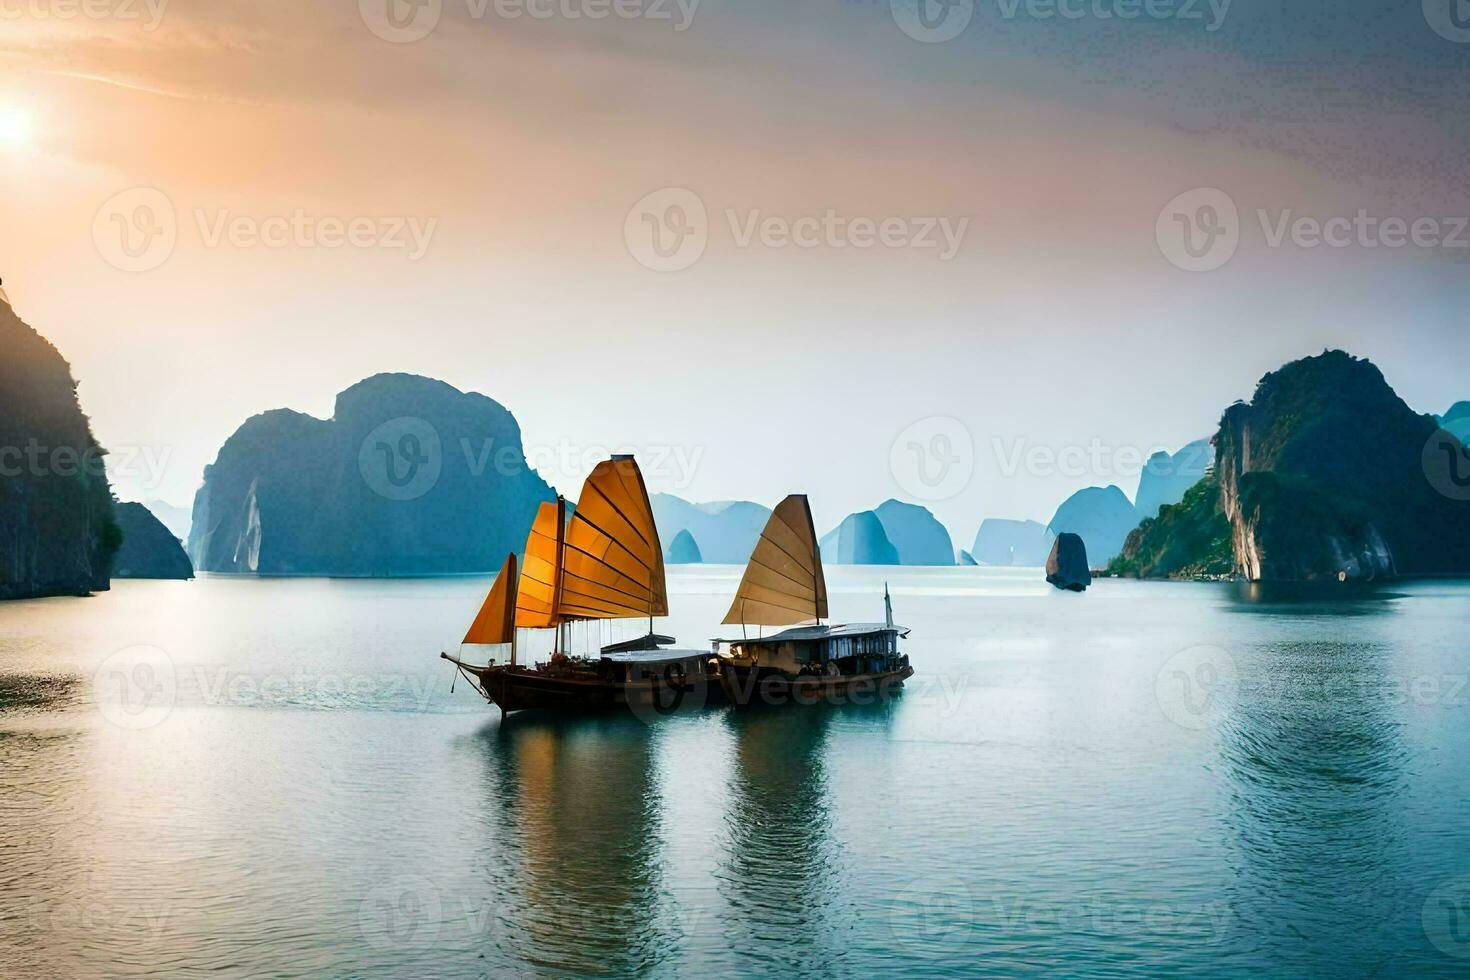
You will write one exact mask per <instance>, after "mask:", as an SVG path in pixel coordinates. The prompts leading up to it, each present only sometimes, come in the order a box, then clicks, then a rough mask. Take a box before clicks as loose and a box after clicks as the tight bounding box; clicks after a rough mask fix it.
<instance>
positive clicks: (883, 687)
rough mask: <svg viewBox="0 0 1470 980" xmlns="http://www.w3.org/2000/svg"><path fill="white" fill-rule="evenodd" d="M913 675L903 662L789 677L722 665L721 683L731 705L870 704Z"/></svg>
mask: <svg viewBox="0 0 1470 980" xmlns="http://www.w3.org/2000/svg"><path fill="white" fill-rule="evenodd" d="M913 675H914V668H913V667H911V666H910V665H908V664H904V665H903V666H902V667H899V668H898V669H896V670H886V671H882V672H880V673H876V674H838V675H836V676H827V675H821V674H802V675H797V676H792V675H790V674H786V673H784V672H780V671H768V672H764V673H762V672H760V671H758V670H757V669H752V668H745V667H738V666H736V665H734V664H729V663H726V664H722V665H721V667H720V686H721V687H722V688H724V694H725V698H726V699H727V700H728V701H729V702H730V703H731V704H734V705H738V706H740V707H748V706H751V705H756V704H822V703H826V704H872V703H874V702H876V701H881V700H883V699H884V698H887V697H889V696H891V695H892V694H893V693H894V692H895V691H897V690H898V689H899V688H901V687H903V682H904V681H906V680H908V679H909V678H910V677H912V676H913Z"/></svg>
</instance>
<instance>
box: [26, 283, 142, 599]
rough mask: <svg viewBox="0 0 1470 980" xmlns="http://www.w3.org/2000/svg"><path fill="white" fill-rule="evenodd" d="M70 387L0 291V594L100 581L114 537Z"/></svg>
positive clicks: (66, 368) (73, 591)
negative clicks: (0, 294)
mask: <svg viewBox="0 0 1470 980" xmlns="http://www.w3.org/2000/svg"><path fill="white" fill-rule="evenodd" d="M104 456H105V451H104V450H103V449H102V447H101V446H99V445H98V444H97V440H96V439H95V438H94V437H93V436H92V428H91V425H90V424H89V423H88V421H87V416H86V415H84V414H83V413H82V408H81V404H80V402H79V401H78V400H77V383H76V381H75V380H73V378H72V375H71V366H70V365H69V364H67V362H66V360H65V358H63V357H62V356H61V354H60V352H58V351H57V349H56V348H55V347H53V346H52V345H51V344H50V343H49V342H48V341H47V340H46V339H45V338H44V337H42V336H41V335H40V334H38V333H37V332H36V331H35V330H33V329H32V328H31V327H29V326H27V325H26V324H25V323H23V322H22V321H21V320H20V318H19V317H17V316H16V315H15V313H14V311H13V310H11V308H10V304H9V303H8V302H5V301H4V299H3V296H0V599H26V598H32V597H35V596H53V595H87V594H88V593H91V592H102V591H105V590H106V589H107V587H108V569H109V568H110V566H111V564H112V557H113V555H114V554H115V553H116V551H117V547H118V545H119V543H120V540H121V532H120V531H119V530H118V527H117V523H116V520H115V518H114V515H113V502H112V490H111V487H110V486H109V484H108V482H107V473H106V467H105V465H104V463H103V457H104Z"/></svg>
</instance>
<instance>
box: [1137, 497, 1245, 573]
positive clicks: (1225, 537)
mask: <svg viewBox="0 0 1470 980" xmlns="http://www.w3.org/2000/svg"><path fill="white" fill-rule="evenodd" d="M1233 567H1234V559H1233V556H1232V554H1231V547H1230V522H1229V521H1228V520H1226V519H1225V514H1224V513H1223V512H1222V511H1221V510H1220V485H1219V484H1218V483H1216V482H1215V479H1214V477H1212V476H1211V477H1206V478H1205V479H1203V480H1201V481H1200V482H1198V483H1196V484H1195V485H1194V486H1193V487H1191V488H1190V489H1189V490H1187V491H1185V493H1184V499H1183V500H1182V501H1180V502H1179V503H1177V504H1165V505H1164V506H1163V507H1161V508H1160V509H1159V515H1158V516H1157V517H1151V518H1148V519H1147V520H1145V521H1144V522H1143V523H1142V524H1140V525H1139V526H1138V527H1137V528H1135V529H1134V530H1133V532H1132V533H1131V534H1129V535H1128V540H1127V541H1126V542H1124V544H1123V552H1122V554H1120V555H1119V556H1118V557H1117V558H1115V559H1113V561H1112V563H1111V564H1110V565H1108V574H1109V575H1121V576H1126V577H1132V578H1214V577H1219V576H1222V575H1229V574H1230V572H1231V570H1232V568H1233Z"/></svg>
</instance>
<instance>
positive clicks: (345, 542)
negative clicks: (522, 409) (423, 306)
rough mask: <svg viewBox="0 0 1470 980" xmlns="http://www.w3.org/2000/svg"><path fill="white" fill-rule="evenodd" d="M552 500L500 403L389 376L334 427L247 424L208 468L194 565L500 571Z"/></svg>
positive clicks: (365, 390)
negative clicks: (538, 511)
mask: <svg viewBox="0 0 1470 980" xmlns="http://www.w3.org/2000/svg"><path fill="white" fill-rule="evenodd" d="M552 499H555V494H554V493H553V492H552V490H551V488H550V487H549V486H548V485H547V484H546V481H544V480H543V479H541V477H540V476H539V475H537V474H536V473H535V472H534V471H533V470H531V469H530V468H529V467H528V466H527V465H526V460H525V455H524V452H523V449H522V445H521V430H520V426H519V425H518V424H517V423H516V420H515V418H514V417H513V416H512V415H511V413H510V412H509V411H507V410H506V409H505V408H504V407H503V406H502V405H500V403H498V402H496V401H494V400H492V399H490V398H487V397H485V396H484V395H479V394H473V393H466V392H462V391H460V390H458V389H457V388H454V387H451V386H450V385H448V384H445V383H444V382H442V381H435V380H433V379H431V378H424V377H419V376H417V375H409V374H380V375H376V376H374V377H371V378H368V379H366V380H364V381H361V382H358V383H357V384H355V385H353V386H352V387H351V388H348V389H347V390H346V391H343V392H342V393H341V394H339V395H338V396H337V403H336V409H335V411H334V412H333V415H332V418H330V419H318V418H313V417H312V416H309V415H303V414H301V413H300V412H293V411H289V410H286V409H277V410H274V411H270V412H266V413H264V414H261V415H257V416H255V417H254V418H251V419H249V420H248V421H246V422H245V423H244V424H243V425H241V426H240V428H239V429H238V430H236V432H235V434H234V435H232V436H230V438H229V439H228V440H227V441H226V442H225V444H224V446H223V447H222V448H221V449H220V451H219V456H218V458H216V460H215V461H214V463H213V464H211V465H210V466H208V467H206V468H205V471H204V485H203V486H202V487H200V489H199V491H198V493H197V494H196V496H195V498H194V512H193V521H192V525H191V528H190V532H189V549H188V550H189V557H190V558H191V559H192V560H193V562H194V566H195V568H197V569H199V570H200V571H206V572H236V573H250V574H262V575H341V576H395V575H442V574H455V573H471V572H474V573H488V572H493V571H495V570H496V569H497V568H499V567H500V564H501V562H502V561H504V559H505V556H506V554H508V553H509V552H512V551H518V550H520V548H521V546H522V544H523V543H524V542H525V540H526V534H527V532H528V531H529V530H530V526H531V520H532V518H533V517H534V516H535V513H536V508H537V506H538V505H539V504H540V503H541V501H543V500H552Z"/></svg>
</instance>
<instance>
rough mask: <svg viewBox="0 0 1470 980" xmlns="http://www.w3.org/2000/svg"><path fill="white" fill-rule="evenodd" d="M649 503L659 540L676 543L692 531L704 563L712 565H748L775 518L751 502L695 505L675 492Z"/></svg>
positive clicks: (769, 512) (660, 494)
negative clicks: (757, 542)
mask: <svg viewBox="0 0 1470 980" xmlns="http://www.w3.org/2000/svg"><path fill="white" fill-rule="evenodd" d="M648 500H649V503H650V504H652V505H653V519H654V522H655V523H656V524H657V525H658V534H659V537H660V538H661V539H663V541H665V542H667V543H672V542H673V540H674V539H675V538H677V537H678V536H679V535H680V533H681V532H688V535H689V537H690V538H691V539H692V540H693V542H694V546H695V548H696V549H697V550H698V552H699V555H700V560H701V561H704V562H707V563H709V564H712V565H743V564H745V562H746V561H747V560H748V559H749V558H750V553H751V551H753V550H754V549H755V542H756V539H757V538H759V537H760V535H761V528H763V527H765V526H766V521H767V520H768V519H769V518H770V516H771V508H769V507H765V506H762V505H761V504H757V503H753V502H751V501H749V500H718V501H714V502H713V503H707V504H695V503H690V502H689V501H687V500H685V499H683V498H682V497H676V496H674V495H673V494H671V493H655V494H652V495H650V496H649V498H648Z"/></svg>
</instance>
